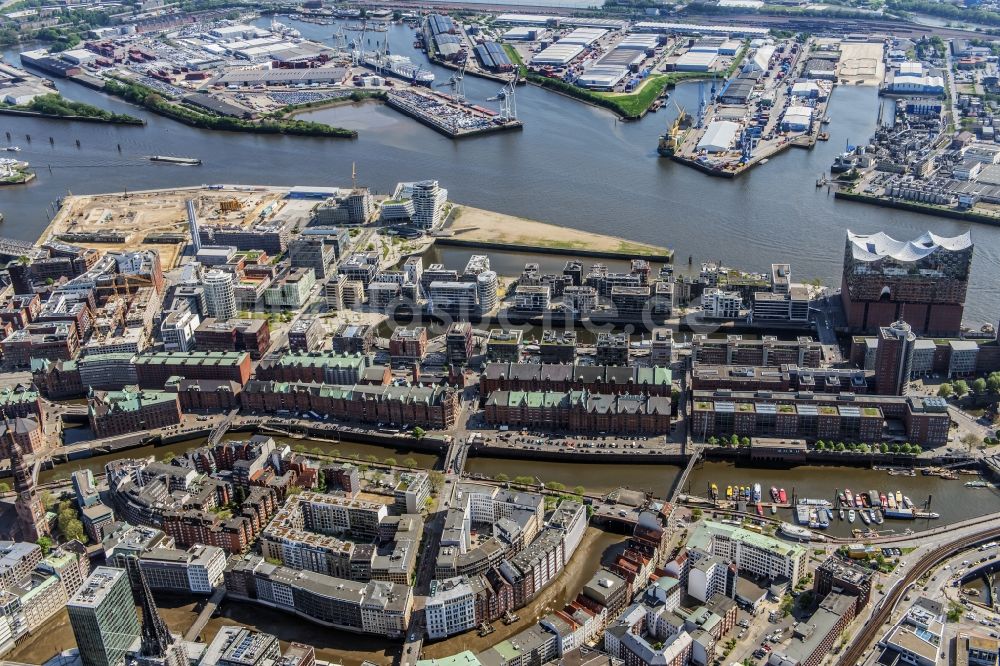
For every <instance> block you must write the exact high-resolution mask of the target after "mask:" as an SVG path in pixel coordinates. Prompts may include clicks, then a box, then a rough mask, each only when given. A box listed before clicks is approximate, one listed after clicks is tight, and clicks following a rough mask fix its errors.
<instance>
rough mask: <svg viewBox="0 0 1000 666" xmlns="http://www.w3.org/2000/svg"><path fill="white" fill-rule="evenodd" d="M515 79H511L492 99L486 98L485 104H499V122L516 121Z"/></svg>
mask: <svg viewBox="0 0 1000 666" xmlns="http://www.w3.org/2000/svg"><path fill="white" fill-rule="evenodd" d="M515 81H516V77H513V78H511V80H510V81H508V82H507V83H506V84H505V85H504V87H503V88H501V89H500V92H498V93H497V94H496V95H494V96H493V97H487V98H486V101H487V102H500V120H503V121H508V120H517V101H516V100H515V98H514V85H515Z"/></svg>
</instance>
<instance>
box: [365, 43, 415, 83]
mask: <svg viewBox="0 0 1000 666" xmlns="http://www.w3.org/2000/svg"><path fill="white" fill-rule="evenodd" d="M359 60H360V62H361V63H362V64H364V65H367V66H368V67H371V68H372V69H374V70H375V71H376V72H380V73H384V74H392V75H393V76H395V77H397V78H400V79H403V80H404V81H408V82H410V83H414V84H417V85H421V86H429V85H431V84H432V83H434V72H431V71H429V70H426V69H424V68H423V67H421V66H420V65H414V64H413V61H412V60H410V59H409V58H407V57H406V56H400V55H385V54H381V53H372V52H370V51H366V52H364V53H362V54H361V55H360V56H359Z"/></svg>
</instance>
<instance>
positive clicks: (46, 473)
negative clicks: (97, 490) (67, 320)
mask: <svg viewBox="0 0 1000 666" xmlns="http://www.w3.org/2000/svg"><path fill="white" fill-rule="evenodd" d="M74 430H80V431H86V429H83V428H81V429H74ZM248 437H250V434H249V433H229V434H228V435H226V436H225V437H224V439H226V440H229V441H239V440H244V439H247V438H248ZM88 439H89V438H88ZM274 440H275V441H276V442H277V443H278V445H279V446H281V445H284V444H288V445H289V446H291V447H292V448H294V449H296V450H298V448H299V447H302V446H304V447H306V449H307V450H308V451H309V452H310V453H326V454H330V455H335V456H342V457H345V458H354V459H356V460H358V461H359V462H366V461H371V462H374V461H372V460H371V456H374V457H375V458H377V459H378V461H379V462H385V460H386V459H387V458H395V460H396V462H397V463H400V464H401V463H402V462H403V461H404V460H406V459H407V458H413V460H415V461H416V463H417V465H416V466H417V467H419V468H421V469H433V468H434V467H435V466H436V465H437V464H438V461H439V460H440V456H439V455H437V454H435V453H429V452H426V451H418V450H413V449H407V448H402V447H400V448H396V447H389V446H376V445H374V444H362V443H360V442H321V441H315V440H302V439H292V438H287V437H275V438H274ZM74 441H83V440H82V439H74ZM205 441H206V440H205V439H204V438H202V439H195V440H186V441H181V442H174V443H173V444H166V445H163V446H152V445H150V446H143V447H139V448H136V449H129V450H128V451H122V452H118V453H108V454H106V455H100V456H93V457H92V458H80V459H78V460H71V461H69V462H67V463H64V464H61V465H56V466H55V467H54V468H52V469H46V470H41V471H40V472H39V473H38V481H39V482H40V483H47V482H49V481H60V480H65V479H68V478H69V477H70V475H72V474H73V472H75V471H78V470H83V469H89V470H90V471H91V472H93V473H94V474H103V473H104V466H105V465H106V464H107V463H109V462H111V461H112V460H116V459H118V458H144V457H146V456H150V455H152V456H156V458H157V460H164V459H168V458H170V457H172V456H175V455H177V454H180V453H185V452H187V451H189V450H191V449H193V448H196V447H198V446H203V445H204V444H205Z"/></svg>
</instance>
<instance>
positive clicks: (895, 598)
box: [838, 527, 1000, 666]
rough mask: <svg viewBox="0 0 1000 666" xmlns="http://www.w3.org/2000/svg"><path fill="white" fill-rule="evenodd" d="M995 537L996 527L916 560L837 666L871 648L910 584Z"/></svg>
mask: <svg viewBox="0 0 1000 666" xmlns="http://www.w3.org/2000/svg"><path fill="white" fill-rule="evenodd" d="M996 537H1000V527H995V528H992V529H989V530H985V531H983V532H979V533H976V534H971V535H969V536H966V537H962V538H960V539H957V540H955V541H952V542H949V543H947V544H945V545H943V546H941V547H940V548H936V549H934V550H932V551H931V552H929V553H927V554H926V555H924V556H923V557H921V558H920V559H919V560H917V562H916V563H915V564H914V565H913V566H912V567H911V568H910V571H909V572H908V573H907V574H906V575H905V576H904V577H903V578H902V579H901V580H900V581H899V584H898V585H896V586H895V587H893V588H892V590H890V591H889V594H887V595H886V596H885V597H883V598H882V600H881V601H880V602H879V605H878V607H877V608H876V609H875V612H873V613H872V616H871V618H869V620H868V621H867V622H866V623H865V626H864V627H863V628H862V629H861V631H860V632H859V633H858V635H857V637H856V638H855V639H854V641H853V642H852V643H851V645H850V647H848V648H847V649H846V650H845V651H844V654H843V656H841V658H840V661H839V662H838V664H839V666H855V664H858V663H859V662H860V660H861V657H862V655H863V654H864V653H865V651H866V650H867V649H868V647H869V646H870V645H871V644H872V642H873V641H874V639H875V637H876V636H877V635H878V633H879V632H880V631H882V624H883V623H884V622H885V621H886V620H887V619H889V616H890V615H891V614H892V611H893V609H894V608H895V607H896V604H897V603H898V602H899V599H900V598H901V597H902V595H904V594H906V591H907V590H908V589H909V587H910V586H911V585H913V583H915V582H916V581H917V580H919V579H920V578H921V577H922V576H923V575H924V574H926V573H927V572H928V571H930V570H931V569H932V568H934V567H935V566H936V565H938V564H940V563H941V562H943V561H944V560H946V559H948V558H949V557H951V556H953V555H956V554H957V553H960V552H962V551H963V550H967V549H968V548H970V547H971V546H974V545H976V544H977V543H981V542H983V541H988V540H990V539H994V538H996Z"/></svg>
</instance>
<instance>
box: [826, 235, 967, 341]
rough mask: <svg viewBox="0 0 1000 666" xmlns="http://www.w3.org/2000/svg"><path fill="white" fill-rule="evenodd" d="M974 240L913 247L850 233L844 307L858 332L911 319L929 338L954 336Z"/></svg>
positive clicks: (928, 240)
mask: <svg viewBox="0 0 1000 666" xmlns="http://www.w3.org/2000/svg"><path fill="white" fill-rule="evenodd" d="M972 248H973V245H972V237H971V235H970V234H969V233H968V232H966V233H964V234H962V235H961V236H955V237H954V238H944V237H942V236H936V235H934V234H932V233H930V232H927V233H925V234H924V235H922V236H920V237H919V238H915V239H914V240H912V241H898V240H896V239H894V238H891V237H889V236H887V235H886V234H884V233H882V232H879V233H877V234H871V235H862V234H854V233H851V232H850V231H848V232H847V244H846V250H845V252H844V276H843V283H842V284H841V294H840V298H841V302H842V303H843V306H844V313H845V314H846V315H847V325H848V326H849V327H850V328H851V330H853V331H868V332H871V331H876V330H877V329H879V328H880V327H882V326H889V325H891V324H892V323H893V322H895V321H899V320H901V319H904V318H905V319H906V321H907V322H909V324H910V325H911V326H912V327H913V330H914V331H915V332H917V333H920V334H928V335H954V334H957V333H958V332H959V330H960V329H961V326H962V311H963V310H964V308H965V294H966V291H967V290H968V286H969V269H970V267H971V265H972Z"/></svg>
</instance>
